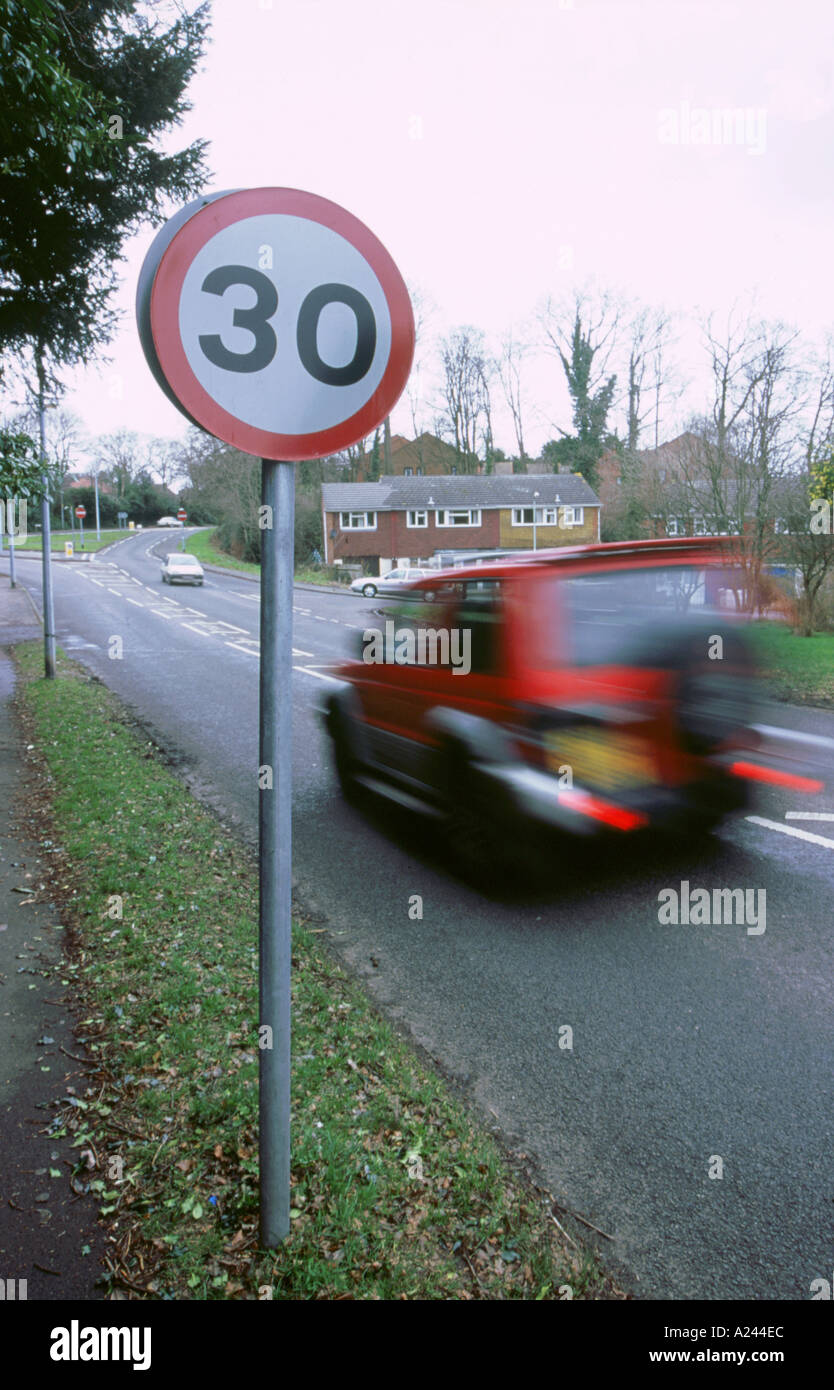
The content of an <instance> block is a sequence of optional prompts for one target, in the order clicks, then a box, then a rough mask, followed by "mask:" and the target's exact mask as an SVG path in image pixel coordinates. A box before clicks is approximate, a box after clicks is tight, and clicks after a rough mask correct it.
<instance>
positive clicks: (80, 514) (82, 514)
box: [75, 507, 87, 521]
mask: <svg viewBox="0 0 834 1390" xmlns="http://www.w3.org/2000/svg"><path fill="white" fill-rule="evenodd" d="M75 515H76V516H78V517H81V519H82V521H83V519H84V517H85V516H86V515H87V508H86V507H76V509H75Z"/></svg>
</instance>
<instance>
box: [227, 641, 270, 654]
mask: <svg viewBox="0 0 834 1390" xmlns="http://www.w3.org/2000/svg"><path fill="white" fill-rule="evenodd" d="M223 645H224V647H234V649H235V651H236V652H246V655H247V656H260V654H261V653H260V650H259V649H258V648H257V647H244V646H242V645H241V643H240V642H224V643H223Z"/></svg>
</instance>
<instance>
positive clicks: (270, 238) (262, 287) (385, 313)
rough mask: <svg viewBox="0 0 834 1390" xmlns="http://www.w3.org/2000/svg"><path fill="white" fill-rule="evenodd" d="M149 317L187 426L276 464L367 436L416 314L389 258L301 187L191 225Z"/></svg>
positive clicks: (229, 204) (253, 197)
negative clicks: (192, 422)
mask: <svg viewBox="0 0 834 1390" xmlns="http://www.w3.org/2000/svg"><path fill="white" fill-rule="evenodd" d="M149 313H150V326H151V334H152V340H153V348H154V350H155V354H156V363H155V364H154V365H155V366H156V367H157V368H158V369H159V370H160V371H161V372H162V375H163V378H164V381H165V382H166V383H167V385H168V387H169V388H170V390H171V392H172V393H173V395H174V396H175V398H176V399H177V401H178V402H179V404H180V406H181V408H182V409H183V410H184V411H185V412H186V413H187V414H188V416H189V418H191V419H193V420H196V421H197V422H198V423H199V424H201V425H203V427H204V428H206V429H208V430H210V431H211V432H212V433H213V434H216V435H217V436H218V437H219V438H221V439H225V440H227V441H228V442H229V443H232V444H235V445H236V446H237V447H238V448H241V449H244V450H246V451H247V452H249V453H260V454H262V455H263V456H264V457H268V458H286V459H301V458H315V457H317V456H319V455H323V454H326V453H331V452H335V451H336V450H338V449H341V448H344V447H346V446H347V445H348V444H351V443H355V442H356V441H357V440H359V439H362V438H364V437H365V436H366V435H367V434H369V433H371V432H372V431H373V430H374V429H375V428H376V426H377V425H378V424H380V423H381V421H382V420H383V419H384V418H385V416H386V415H387V414H389V413H390V410H391V408H392V406H393V404H394V403H395V401H396V400H397V398H398V397H399V395H400V393H401V391H402V389H403V387H404V386H405V382H406V380H407V378H408V372H409V370H410V367H411V358H412V355H413V349H414V321H413V315H412V312H411V305H410V302H409V299H408V293H407V291H406V289H405V285H404V284H403V281H402V277H401V276H400V275H399V272H398V271H397V269H396V266H395V265H394V263H393V261H392V260H391V258H390V256H389V255H388V253H387V252H386V251H385V248H384V247H383V246H382V245H381V244H380V243H379V242H378V241H377V239H376V238H375V237H374V236H373V234H372V233H371V232H369V231H368V229H367V227H365V226H364V225H363V224H362V223H361V222H358V221H357V219H356V218H354V217H352V216H351V214H350V213H348V212H345V210H344V209H343V208H339V207H337V206H336V205H335V204H333V203H329V202H327V201H326V200H325V199H322V198H316V197H315V196H314V195H312V194H307V193H300V192H298V191H297V190H294V189H250V190H246V191H244V192H242V193H230V194H224V195H222V196H220V197H219V198H217V199H215V200H214V201H212V202H210V203H208V204H205V205H203V206H201V208H200V209H199V210H198V211H197V212H195V214H194V215H193V216H192V217H191V218H190V219H187V220H186V221H185V222H181V223H180V225H179V226H178V230H177V231H176V232H175V233H174V235H173V236H172V237H171V239H170V241H169V242H168V245H167V249H166V250H164V252H163V253H162V255H161V257H160V259H159V263H158V266H157V268H156V271H155V273H154V278H153V284H152V289H151V293H150V307H149ZM149 360H150V358H149Z"/></svg>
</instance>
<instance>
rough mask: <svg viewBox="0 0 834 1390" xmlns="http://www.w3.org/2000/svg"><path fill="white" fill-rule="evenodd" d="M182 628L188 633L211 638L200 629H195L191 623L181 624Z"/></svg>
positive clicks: (209, 634) (208, 633)
mask: <svg viewBox="0 0 834 1390" xmlns="http://www.w3.org/2000/svg"><path fill="white" fill-rule="evenodd" d="M181 626H182V627H187V628H188V630H189V632H198V633H199V634H200V636H201V637H211V633H210V632H205V631H204V630H203V628H201V627H195V626H194V624H193V623H182V624H181Z"/></svg>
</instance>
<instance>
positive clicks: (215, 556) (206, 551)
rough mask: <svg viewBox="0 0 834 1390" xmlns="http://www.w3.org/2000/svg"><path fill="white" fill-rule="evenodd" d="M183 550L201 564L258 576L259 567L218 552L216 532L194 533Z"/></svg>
mask: <svg viewBox="0 0 834 1390" xmlns="http://www.w3.org/2000/svg"><path fill="white" fill-rule="evenodd" d="M185 548H186V550H187V551H188V552H189V554H191V555H196V556H197V559H198V560H199V561H200V563H201V564H205V565H219V566H220V568H221V569H228V570H242V571H243V572H244V573H245V574H260V572H261V567H260V565H253V564H251V562H250V561H249V560H238V559H236V558H235V556H234V555H229V554H228V552H227V551H225V550H220V548H219V547H218V545H217V530H216V528H215V529H214V530H211V531H195V533H194V535H193V536H189V537H188V539H187V540H186V542H185Z"/></svg>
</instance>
